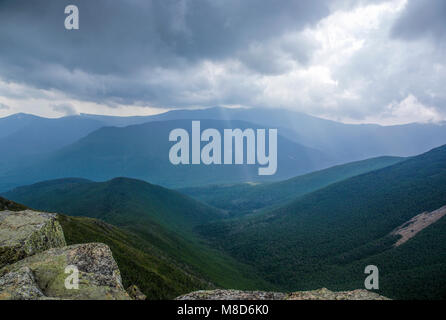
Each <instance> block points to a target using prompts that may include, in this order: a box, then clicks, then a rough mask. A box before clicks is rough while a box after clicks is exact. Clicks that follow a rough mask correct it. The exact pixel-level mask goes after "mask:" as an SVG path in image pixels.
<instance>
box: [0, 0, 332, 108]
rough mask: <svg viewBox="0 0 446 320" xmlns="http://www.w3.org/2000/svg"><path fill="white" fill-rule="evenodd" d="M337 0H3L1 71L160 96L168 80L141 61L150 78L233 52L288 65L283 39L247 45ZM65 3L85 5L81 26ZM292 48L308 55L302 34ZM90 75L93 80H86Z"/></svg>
mask: <svg viewBox="0 0 446 320" xmlns="http://www.w3.org/2000/svg"><path fill="white" fill-rule="evenodd" d="M331 3H332V1H330V0H316V1H311V2H310V1H300V0H294V1H292V0H283V1H281V2H280V3H278V2H277V1H275V0H265V1H257V0H244V1H239V0H213V1H206V0H190V1H187V0H186V1H179V0H158V1H155V0H154V1H147V0H127V1H107V0H69V1H68V0H45V1H41V0H34V1H28V0H3V1H0V43H2V50H1V51H0V70H2V71H0V77H3V78H4V79H6V80H12V81H16V82H25V83H28V84H31V85H33V86H36V87H38V88H44V89H50V88H55V89H59V90H61V91H64V92H69V93H72V94H73V95H74V96H76V97H77V98H80V99H89V100H103V99H104V98H109V99H110V98H112V99H115V98H116V99H119V98H120V99H122V100H123V101H127V102H129V101H130V102H131V101H135V100H138V98H139V99H140V100H149V101H153V100H155V101H156V100H158V99H157V97H156V95H159V94H163V92H162V89H161V92H160V91H158V90H160V88H157V87H156V85H155V86H154V87H151V86H150V85H147V84H145V83H141V81H140V79H138V78H139V77H141V72H142V71H147V72H146V73H145V74H144V77H145V79H147V76H150V74H151V73H152V74H155V73H156V69H159V68H166V69H176V70H181V69H182V68H190V66H193V65H194V64H197V63H201V62H202V61H206V60H209V61H223V60H225V59H230V58H231V59H234V58H235V59H239V60H240V61H242V63H245V64H246V66H247V67H248V68H249V69H252V70H253V71H255V72H259V73H276V72H281V70H284V68H286V66H283V65H280V62H277V61H279V60H280V57H281V52H277V51H276V49H277V48H268V47H265V48H263V51H259V52H256V51H250V48H255V44H256V43H260V42H261V43H262V45H263V46H268V45H275V43H274V40H275V39H277V38H279V37H281V35H282V34H283V33H284V32H291V31H295V30H296V31H297V30H301V29H302V28H304V27H306V26H309V25H311V24H314V23H316V22H317V21H319V20H320V19H321V18H323V17H325V16H326V15H328V14H329V8H328V6H329V4H330V5H331ZM68 4H75V5H77V6H78V7H79V11H80V30H77V31H68V30H65V29H64V25H63V23H64V20H65V14H64V8H65V6H66V5H68ZM253 46H254V47H253ZM308 50H312V47H311V46H308ZM289 54H290V55H294V59H295V60H296V62H300V63H305V62H306V60H308V55H309V53H308V52H307V49H306V44H305V43H304V42H302V43H301V44H300V45H299V47H298V48H294V51H293V50H291V52H289ZM129 79H130V80H129ZM76 81H83V83H75V82H76ZM89 81H91V82H92V85H85V82H89ZM135 82H136V83H135ZM155 89H156V90H155ZM154 95H155V96H154Z"/></svg>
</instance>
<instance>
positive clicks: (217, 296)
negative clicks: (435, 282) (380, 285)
mask: <svg viewBox="0 0 446 320" xmlns="http://www.w3.org/2000/svg"><path fill="white" fill-rule="evenodd" d="M176 300H389V299H388V298H386V297H383V296H380V295H379V294H377V293H374V292H370V291H367V290H353V291H341V292H333V291H330V290H328V289H326V288H322V289H319V290H313V291H298V292H293V293H280V292H263V291H239V290H206V291H196V292H192V293H189V294H186V295H183V296H180V297H178V298H177V299H176Z"/></svg>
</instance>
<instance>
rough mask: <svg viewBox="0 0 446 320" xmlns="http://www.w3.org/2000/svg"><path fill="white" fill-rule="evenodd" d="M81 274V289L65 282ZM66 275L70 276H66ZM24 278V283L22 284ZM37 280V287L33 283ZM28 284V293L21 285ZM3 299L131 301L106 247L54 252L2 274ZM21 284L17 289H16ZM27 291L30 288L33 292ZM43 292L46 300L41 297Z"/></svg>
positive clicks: (31, 258)
mask: <svg viewBox="0 0 446 320" xmlns="http://www.w3.org/2000/svg"><path fill="white" fill-rule="evenodd" d="M67 267H70V268H72V267H75V268H77V270H78V278H79V282H78V283H79V287H78V289H76V288H74V289H73V288H72V289H70V288H67V287H66V286H65V282H66V279H67V277H69V276H71V275H72V273H71V272H72V269H67ZM66 271H67V272H68V273H66ZM22 278H23V280H21V279H22ZM33 279H34V284H35V285H34V287H35V288H34V287H33V286H32V280H33ZM25 280H26V281H27V282H26V283H27V287H26V289H25V291H26V292H28V291H29V293H26V294H22V291H23V290H24V289H23V287H22V286H21V285H20V283H25V282H24V281H25ZM0 283H5V284H7V285H6V286H5V285H0V298H5V299H7V298H23V299H26V298H28V297H30V298H31V299H48V298H53V299H70V300H71V299H73V300H129V299H130V297H129V295H128V294H127V292H126V291H125V290H124V288H123V286H122V281H121V275H120V272H119V269H118V265H117V264H116V262H115V260H114V259H113V256H112V253H111V250H110V248H109V247H108V246H107V245H105V244H102V243H87V244H77V245H72V246H68V247H63V248H53V249H50V250H47V251H45V252H41V253H38V254H35V255H33V256H29V257H27V258H25V259H23V260H21V261H19V262H16V263H14V264H12V265H7V266H5V267H4V268H3V269H1V270H0ZM16 284H17V285H16ZM27 288H30V289H29V290H28V289H27ZM36 289H38V290H40V291H41V293H42V294H43V296H39V293H38V291H37V290H36Z"/></svg>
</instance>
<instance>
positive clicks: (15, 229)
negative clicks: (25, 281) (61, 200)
mask: <svg viewBox="0 0 446 320" xmlns="http://www.w3.org/2000/svg"><path fill="white" fill-rule="evenodd" d="M65 245H66V243H65V238H64V235H63V231H62V227H61V226H60V224H59V223H58V222H57V221H56V215H54V214H50V213H44V212H36V211H32V210H24V211H18V212H14V211H0V268H1V267H3V266H5V265H7V264H11V263H14V262H16V261H19V260H21V259H23V258H25V257H28V256H31V255H33V254H36V253H39V252H42V251H45V250H48V249H50V248H55V247H62V246H65Z"/></svg>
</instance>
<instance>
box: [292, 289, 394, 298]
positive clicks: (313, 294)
mask: <svg viewBox="0 0 446 320" xmlns="http://www.w3.org/2000/svg"><path fill="white" fill-rule="evenodd" d="M287 299H288V300H390V299H389V298H386V297H384V296H381V295H379V294H377V293H375V292H371V291H367V290H364V289H357V290H352V291H338V292H336V291H330V290H328V289H326V288H322V289H318V290H312V291H300V292H293V293H291V294H290V295H289V296H288V297H287Z"/></svg>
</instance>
